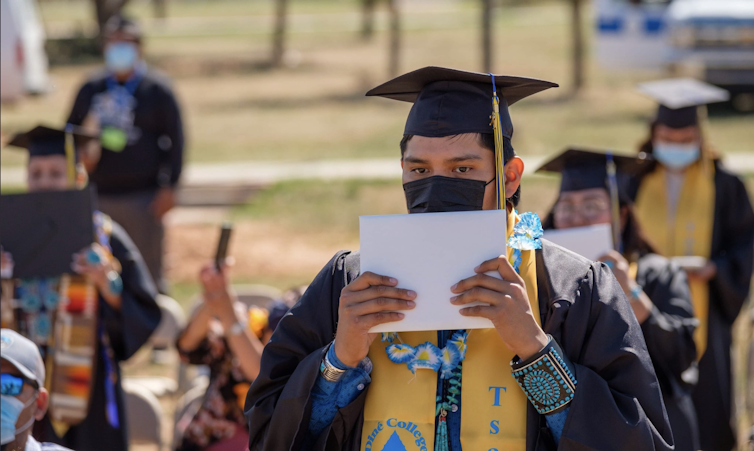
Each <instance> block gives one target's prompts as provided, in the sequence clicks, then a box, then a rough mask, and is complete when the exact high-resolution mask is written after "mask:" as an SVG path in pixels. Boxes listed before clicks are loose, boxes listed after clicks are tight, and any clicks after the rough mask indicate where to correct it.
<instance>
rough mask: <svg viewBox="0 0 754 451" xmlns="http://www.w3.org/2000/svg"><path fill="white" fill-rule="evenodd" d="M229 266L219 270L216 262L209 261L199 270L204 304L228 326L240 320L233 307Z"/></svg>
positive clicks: (224, 325)
mask: <svg viewBox="0 0 754 451" xmlns="http://www.w3.org/2000/svg"><path fill="white" fill-rule="evenodd" d="M227 268H228V265H227V264H226V265H223V266H222V267H221V268H220V271H218V270H217V268H216V267H215V264H214V263H207V264H205V265H204V266H203V267H202V269H201V271H200V272H199V280H200V281H201V283H202V289H203V290H202V291H203V293H202V298H203V300H204V304H205V305H206V306H207V308H208V309H209V311H210V312H211V313H212V315H214V316H215V317H217V319H219V320H220V322H221V323H222V324H223V327H226V328H228V327H230V326H232V325H233V324H235V323H236V321H238V317H237V315H236V311H235V308H234V307H233V296H232V295H231V294H230V290H229V289H228V279H227V274H226V272H227Z"/></svg>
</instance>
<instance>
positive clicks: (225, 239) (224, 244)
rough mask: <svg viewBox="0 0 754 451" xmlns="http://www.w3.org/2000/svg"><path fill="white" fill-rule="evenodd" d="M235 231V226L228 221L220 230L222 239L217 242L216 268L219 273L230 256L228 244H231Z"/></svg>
mask: <svg viewBox="0 0 754 451" xmlns="http://www.w3.org/2000/svg"><path fill="white" fill-rule="evenodd" d="M232 231H233V224H232V223H231V222H230V221H226V222H224V223H223V225H222V226H221V228H220V239H219V240H218V242H217V252H216V253H215V268H217V270H218V271H219V270H220V268H221V267H222V265H223V264H224V263H225V258H226V257H227V256H228V243H229V242H230V233H231V232H232Z"/></svg>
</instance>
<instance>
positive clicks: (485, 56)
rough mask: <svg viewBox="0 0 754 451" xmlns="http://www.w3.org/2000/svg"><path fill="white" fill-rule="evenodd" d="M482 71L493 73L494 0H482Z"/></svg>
mask: <svg viewBox="0 0 754 451" xmlns="http://www.w3.org/2000/svg"><path fill="white" fill-rule="evenodd" d="M482 71H483V72H492V0H482Z"/></svg>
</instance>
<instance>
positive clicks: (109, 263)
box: [71, 243, 120, 309]
mask: <svg viewBox="0 0 754 451" xmlns="http://www.w3.org/2000/svg"><path fill="white" fill-rule="evenodd" d="M119 266H120V265H118V263H117V261H116V260H115V258H114V257H113V256H112V255H110V253H109V252H107V251H106V250H105V248H104V247H102V246H101V245H100V244H99V243H92V244H91V245H90V246H88V247H85V248H84V249H82V250H81V252H79V253H77V254H73V262H72V263H71V269H73V271H74V272H75V273H77V274H82V275H86V276H89V277H90V278H91V280H92V282H94V285H95V286H96V287H97V290H98V291H99V293H100V294H101V295H102V297H103V298H104V299H105V301H107V303H108V304H110V305H111V306H113V307H114V308H116V309H117V308H120V293H113V292H112V291H111V286H110V279H109V277H108V275H109V274H110V273H111V272H115V273H118V272H119V270H120V268H119Z"/></svg>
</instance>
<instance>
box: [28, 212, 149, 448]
mask: <svg viewBox="0 0 754 451" xmlns="http://www.w3.org/2000/svg"><path fill="white" fill-rule="evenodd" d="M110 246H111V247H112V253H113V256H114V257H115V258H117V259H118V261H119V262H120V264H121V266H122V269H123V270H122V273H121V278H122V280H123V294H122V305H121V310H120V312H117V311H115V310H114V309H113V308H112V307H110V305H109V304H108V303H107V302H105V301H104V299H102V298H101V297H100V303H99V307H100V324H102V325H103V327H104V331H105V333H106V334H107V336H108V338H109V340H110V346H111V348H112V351H113V356H114V358H115V360H116V362H114V371H115V372H116V374H117V375H118V382H117V384H116V385H115V400H116V403H117V407H118V418H119V420H120V428H118V429H116V428H113V427H112V426H110V423H108V421H107V416H106V414H105V408H106V405H107V398H106V397H105V377H106V373H105V361H104V357H103V354H102V352H103V350H102V343H101V341H99V340H98V346H97V364H96V374H95V378H94V385H93V387H92V394H91V398H90V401H89V412H88V414H87V417H86V418H85V419H84V421H82V422H81V423H80V424H78V425H77V426H74V427H71V428H70V429H69V430H68V432H67V433H66V434H65V436H63V437H62V438H61V437H58V436H57V435H56V434H55V431H54V430H53V428H52V424H51V423H50V421H49V419H48V417H47V416H45V418H44V419H43V420H42V421H38V422H37V423H35V424H34V437H35V438H36V439H37V440H39V441H44V442H53V443H57V444H60V445H63V446H66V447H68V448H71V449H74V450H76V451H100V450H108V451H128V425H127V424H126V409H125V405H124V404H123V399H124V394H123V388H122V386H121V384H120V379H121V376H120V366H119V365H118V362H120V361H122V360H127V359H128V358H129V357H131V356H132V355H134V353H135V352H136V351H138V350H139V348H140V347H141V346H142V345H143V344H144V343H146V341H147V340H148V339H149V336H150V335H151V334H152V332H153V331H154V330H155V329H156V328H157V325H158V324H159V322H160V316H161V315H160V308H159V307H158V306H157V302H156V301H155V297H156V296H157V289H156V288H155V285H154V282H153V281H152V277H151V276H150V275H149V271H148V270H147V268H146V265H145V264H144V261H143V260H142V259H141V254H140V253H139V251H138V249H136V246H135V245H134V244H133V242H132V241H131V238H130V237H129V236H128V234H127V233H126V232H125V231H124V230H123V228H122V227H121V226H119V225H118V224H116V223H115V222H113V230H112V235H111V237H110Z"/></svg>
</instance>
